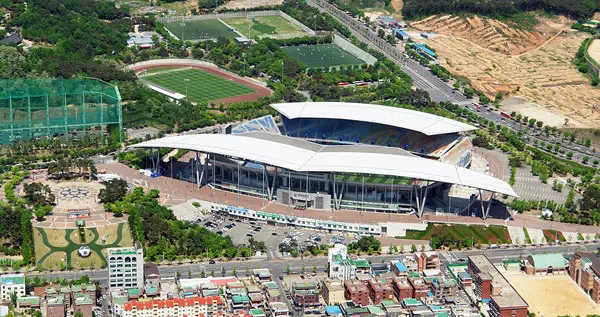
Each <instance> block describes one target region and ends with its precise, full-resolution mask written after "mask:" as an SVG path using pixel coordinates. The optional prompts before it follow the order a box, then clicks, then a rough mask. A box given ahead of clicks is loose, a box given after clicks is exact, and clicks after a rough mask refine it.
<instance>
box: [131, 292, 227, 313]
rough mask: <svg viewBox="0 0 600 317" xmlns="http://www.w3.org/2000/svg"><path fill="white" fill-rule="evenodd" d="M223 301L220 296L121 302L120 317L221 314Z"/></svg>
mask: <svg viewBox="0 0 600 317" xmlns="http://www.w3.org/2000/svg"><path fill="white" fill-rule="evenodd" d="M224 306H225V301H224V300H223V298H221V297H220V296H208V297H190V298H175V299H167V300H156V299H155V300H151V301H145V302H139V301H130V302H125V303H123V310H122V312H123V313H122V317H133V316H136V317H143V316H173V317H185V316H204V317H213V316H214V317H216V316H222V315H223V311H224V310H225V308H224Z"/></svg>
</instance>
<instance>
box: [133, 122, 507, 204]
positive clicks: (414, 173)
mask: <svg viewBox="0 0 600 317" xmlns="http://www.w3.org/2000/svg"><path fill="white" fill-rule="evenodd" d="M131 147H146V148H162V147H164V148H174V149H186V150H192V151H199V152H208V153H214V154H220V155H225V156H231V157H235V158H240V159H245V160H250V161H256V162H261V163H265V164H267V165H272V166H277V167H282V168H285V169H289V170H293V171H298V172H337V173H358V174H375V175H389V176H398V177H410V178H416V179H423V180H429V181H434V182H444V183H449V184H458V185H464V186H469V187H474V188H478V189H483V190H488V191H492V192H496V193H500V194H505V195H510V196H517V194H516V193H515V191H514V190H513V189H512V188H511V187H510V185H508V184H507V183H506V182H504V181H502V180H500V179H497V178H495V177H492V176H489V175H485V174H481V173H477V172H474V171H471V170H468V169H465V168H462V167H458V166H454V165H450V164H446V163H441V162H438V161H434V160H429V159H425V158H420V157H417V156H413V155H410V154H408V153H406V152H405V151H403V150H401V149H397V151H396V152H393V151H392V150H387V149H386V150H382V148H381V147H377V146H369V145H362V146H360V145H354V146H343V145H339V146H338V145H334V146H327V145H320V144H316V143H312V142H309V141H305V140H301V139H295V138H290V137H286V136H282V135H274V134H270V133H263V132H252V133H244V134H193V135H181V136H173V137H165V138H161V139H156V140H151V141H146V142H142V143H139V144H135V145H132V146H131ZM333 147H335V149H334V148H333Z"/></svg>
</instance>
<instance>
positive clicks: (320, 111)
mask: <svg viewBox="0 0 600 317" xmlns="http://www.w3.org/2000/svg"><path fill="white" fill-rule="evenodd" d="M271 107H273V108H274V109H275V110H277V111H278V112H279V113H281V114H282V115H284V116H286V117H287V118H289V119H297V118H316V119H343V120H355V121H363V122H372V123H379V124H384V125H389V126H393V127H398V128H403V129H408V130H413V131H418V132H421V133H423V134H426V135H438V134H446V133H457V132H463V131H470V130H475V129H477V128H475V127H473V126H471V125H468V124H465V123H462V122H458V121H455V120H452V119H448V118H444V117H440V116H437V115H433V114H430V113H425V112H421V111H415V110H409V109H403V108H396V107H388V106H382V105H372V104H362V103H348V102H292V103H277V104H272V105H271Z"/></svg>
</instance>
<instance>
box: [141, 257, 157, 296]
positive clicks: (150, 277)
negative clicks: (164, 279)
mask: <svg viewBox="0 0 600 317" xmlns="http://www.w3.org/2000/svg"><path fill="white" fill-rule="evenodd" d="M146 287H157V288H158V289H159V290H160V273H159V272H158V266H157V265H156V263H152V262H148V263H145V264H144V288H146Z"/></svg>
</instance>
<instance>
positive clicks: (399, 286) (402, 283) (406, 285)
mask: <svg viewBox="0 0 600 317" xmlns="http://www.w3.org/2000/svg"><path fill="white" fill-rule="evenodd" d="M392 288H393V289H394V295H396V298H398V300H399V301H402V300H403V299H405V298H412V297H413V287H412V284H411V283H410V282H409V281H408V277H397V278H395V279H394V280H393V282H392Z"/></svg>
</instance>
